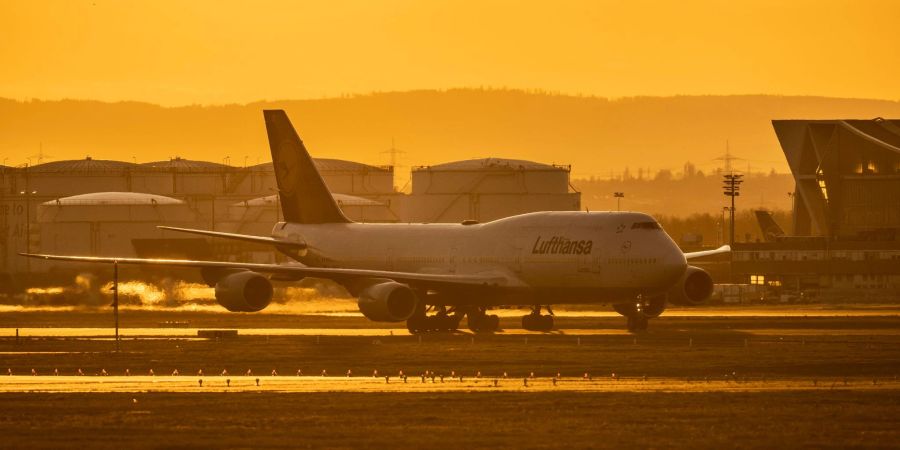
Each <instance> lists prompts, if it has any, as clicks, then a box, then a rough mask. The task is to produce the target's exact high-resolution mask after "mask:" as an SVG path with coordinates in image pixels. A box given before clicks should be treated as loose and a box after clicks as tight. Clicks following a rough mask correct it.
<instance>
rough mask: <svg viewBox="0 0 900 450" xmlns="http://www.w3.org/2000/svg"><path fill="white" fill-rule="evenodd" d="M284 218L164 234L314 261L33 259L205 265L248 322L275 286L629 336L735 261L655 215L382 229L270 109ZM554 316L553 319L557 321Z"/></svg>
mask: <svg viewBox="0 0 900 450" xmlns="http://www.w3.org/2000/svg"><path fill="white" fill-rule="evenodd" d="M263 115H264V117H265V122H266V129H267V132H268V137H269V146H270V148H271V151H272V161H273V163H274V166H275V176H276V181H277V184H278V190H279V192H278V195H279V196H280V204H281V208H282V211H283V214H284V221H283V222H279V223H277V224H276V225H275V227H274V228H273V230H272V235H271V236H268V237H264V236H250V235H242V234H233V233H223V232H216V231H207V230H193V229H184V228H173V227H160V228H165V229H167V230H173V231H181V232H186V233H193V234H198V235H203V236H209V237H215V238H224V239H236V240H241V241H249V242H256V243H262V244H267V245H272V246H274V247H275V248H276V249H277V250H278V251H280V252H281V253H283V254H285V255H287V256H288V257H290V258H291V259H293V260H295V261H297V262H299V263H302V264H297V263H292V264H284V265H282V264H251V263H239V262H221V261H190V260H172V259H141V258H118V257H93V256H62V255H41V254H23V255H24V256H29V257H34V258H42V259H52V260H62V261H82V262H85V261H86V262H97V263H110V264H143V265H166V266H181V267H195V268H198V269H200V270H201V271H202V274H203V276H204V279H206V280H207V281H208V282H209V284H210V285H211V286H215V292H216V299H217V300H218V302H219V303H220V304H221V305H222V306H223V307H225V308H226V309H228V310H229V311H235V312H256V311H260V310H262V309H263V308H265V307H266V306H267V305H268V304H269V303H270V302H271V300H272V296H273V292H274V291H273V289H272V283H271V280H280V281H297V280H300V279H303V278H307V277H313V278H325V279H330V280H334V281H335V282H337V283H339V284H341V285H343V286H344V287H345V288H346V289H347V290H348V291H349V292H350V293H351V294H352V295H354V296H355V297H357V298H358V299H359V300H358V305H359V310H360V311H361V312H362V314H363V315H365V317H367V318H369V319H370V320H373V321H379V322H404V321H405V322H406V326H407V328H408V329H409V331H410V332H412V333H421V332H429V331H447V330H456V329H457V328H458V327H459V324H460V322H461V320H462V319H463V318H464V317H466V318H467V323H468V327H469V328H470V329H471V330H473V331H484V332H493V331H497V330H498V328H499V319H498V317H497V316H496V315H492V314H490V313H489V311H490V310H491V309H492V308H494V307H497V306H501V305H524V306H528V307H531V313H530V314H527V315H525V316H523V317H522V327H523V328H525V329H528V330H536V331H548V330H551V329H553V315H552V310H551V306H552V305H556V304H575V303H603V304H610V305H612V307H613V308H614V309H615V310H616V311H617V312H618V313H620V314H622V315H623V316H625V317H626V318H627V324H628V329H629V330H631V331H640V330H644V329H646V328H647V323H648V319H652V318H655V317H657V316H659V315H660V314H662V312H663V311H664V310H665V308H666V305H667V304H673V305H697V304H700V303H703V302H704V301H706V300H707V299H708V298H709V296H710V295H711V294H712V290H713V282H712V279H711V278H710V276H709V274H707V273H706V272H705V271H703V270H702V269H699V268H697V267H693V266H690V265H688V260H690V259H692V258H695V257H699V256H706V255H712V254H717V253H724V252H728V251H730V249H729V248H728V247H727V246H724V247H721V248H719V249H716V250H709V251H702V252H694V253H682V252H681V250H680V249H679V248H678V246H677V245H676V244H675V242H673V241H672V239H671V238H670V237H669V235H668V234H666V232H665V231H664V230H663V229H662V228H661V227H660V225H659V223H657V222H656V220H654V219H653V218H652V217H650V216H649V215H647V214H643V213H638V212H578V211H565V212H555V211H554V212H536V213H529V214H522V215H518V216H513V217H507V218H505V219H499V220H495V221H492V222H487V223H476V222H473V221H466V222H463V223H461V224H399V223H389V224H380V223H379V224H368V223H354V222H352V221H350V220H349V219H347V217H346V216H345V215H344V214H343V212H342V211H341V209H340V208H339V207H338V205H337V204H336V203H335V201H334V198H333V197H332V196H331V193H330V192H329V191H328V189H327V187H326V186H325V183H324V181H323V180H322V177H321V175H320V174H319V172H318V171H317V170H316V167H315V165H314V164H313V161H312V158H311V157H310V155H309V153H308V152H307V151H306V148H305V147H304V145H303V142H302V141H301V140H300V137H299V136H298V135H297V132H296V131H295V130H294V127H293V125H292V124H291V122H290V120H289V119H288V116H287V114H285V112H284V111H282V110H267V111H264V113H263ZM544 310H546V312H547V314H543V311H544Z"/></svg>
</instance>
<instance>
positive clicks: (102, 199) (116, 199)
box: [43, 192, 184, 206]
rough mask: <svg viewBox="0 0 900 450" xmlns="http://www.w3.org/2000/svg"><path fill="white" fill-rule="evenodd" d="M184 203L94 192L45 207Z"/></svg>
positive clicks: (154, 197) (152, 197)
mask: <svg viewBox="0 0 900 450" xmlns="http://www.w3.org/2000/svg"><path fill="white" fill-rule="evenodd" d="M182 204H184V202H183V201H181V200H178V199H176V198H172V197H166V196H163V195H156V194H144V193H140V192H92V193H90V194H80V195H73V196H71V197H62V198H58V199H56V200H50V201H48V202H44V203H43V205H44V206H72V205H78V206H95V205H151V206H158V205H182Z"/></svg>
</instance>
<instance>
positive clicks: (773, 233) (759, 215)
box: [753, 210, 784, 242]
mask: <svg viewBox="0 0 900 450" xmlns="http://www.w3.org/2000/svg"><path fill="white" fill-rule="evenodd" d="M753 212H754V213H755V214H756V221H757V222H758V223H759V229H760V230H761V231H762V233H763V237H765V239H766V242H775V241H777V240H778V238H780V237H782V236H784V230H782V229H781V226H779V225H778V222H775V218H774V217H772V213H771V212H770V211H763V210H756V211H753Z"/></svg>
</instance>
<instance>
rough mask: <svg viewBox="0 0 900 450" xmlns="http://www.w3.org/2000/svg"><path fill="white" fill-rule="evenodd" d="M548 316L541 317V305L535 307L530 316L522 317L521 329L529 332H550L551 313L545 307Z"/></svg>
mask: <svg viewBox="0 0 900 450" xmlns="http://www.w3.org/2000/svg"><path fill="white" fill-rule="evenodd" d="M547 312H548V313H549V314H547V315H546V316H545V315H541V305H535V306H534V307H533V308H532V309H531V314H528V315H526V316H522V328H524V329H526V330H529V331H550V330H552V329H553V311H552V310H551V309H550V307H549V306H548V307H547Z"/></svg>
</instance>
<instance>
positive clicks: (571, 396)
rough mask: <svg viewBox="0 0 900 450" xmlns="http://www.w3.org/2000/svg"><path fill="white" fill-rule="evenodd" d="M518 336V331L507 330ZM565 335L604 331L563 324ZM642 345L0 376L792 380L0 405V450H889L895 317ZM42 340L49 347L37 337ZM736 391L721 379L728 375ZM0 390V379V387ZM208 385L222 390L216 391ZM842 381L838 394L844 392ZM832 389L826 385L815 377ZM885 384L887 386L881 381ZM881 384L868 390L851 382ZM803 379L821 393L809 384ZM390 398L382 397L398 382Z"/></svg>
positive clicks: (214, 359) (256, 356) (205, 352)
mask: <svg viewBox="0 0 900 450" xmlns="http://www.w3.org/2000/svg"><path fill="white" fill-rule="evenodd" d="M186 318H187V320H190V321H191V324H190V326H192V327H205V326H213V327H240V326H243V327H261V328H265V327H267V326H269V327H285V326H291V325H292V326H303V327H319V328H323V329H327V328H364V327H370V326H371V324H370V323H368V322H365V321H364V320H363V319H361V318H352V317H350V318H330V317H321V316H246V315H236V316H231V315H224V314H194V315H191V314H187V315H186V314H183V313H146V314H145V313H130V314H129V317H127V318H123V323H124V324H125V326H131V327H154V326H158V325H159V323H160V322H165V321H171V320H186ZM108 319H109V316H108V315H107V314H103V315H101V314H93V315H91V314H88V313H77V314H71V315H67V314H66V313H10V314H3V317H0V327H7V328H8V327H39V326H50V325H55V326H67V327H72V326H79V325H80V326H106V325H108V323H109V321H108ZM504 323H505V324H506V325H505V326H507V327H510V328H511V327H512V326H514V319H512V318H509V319H504ZM558 324H559V326H560V327H561V328H563V329H564V330H565V329H566V328H569V329H576V328H577V329H598V328H609V329H613V330H618V329H620V328H621V325H622V323H621V321H620V320H618V319H612V318H609V319H607V318H596V317H593V318H579V317H574V318H560V319H559V321H558ZM651 327H652V328H651V330H650V331H649V332H647V333H643V334H640V335H637V336H632V335H628V334H624V333H619V332H616V333H610V334H584V335H577V334H569V333H566V334H563V333H557V334H540V333H535V334H530V335H527V336H523V335H503V334H496V335H471V334H463V333H460V334H438V335H427V336H424V337H423V338H421V340H420V339H419V338H418V337H414V336H408V335H401V334H399V333H398V334H397V335H395V336H380V337H371V336H369V337H365V336H353V335H349V336H328V335H323V336H318V337H317V336H264V335H260V336H241V337H238V338H237V339H233V340H220V341H215V340H205V339H185V338H153V339H151V338H137V339H128V340H125V341H123V342H121V348H122V351H121V352H120V353H115V352H112V351H110V350H112V348H113V345H114V343H113V342H112V341H111V340H108V339H94V338H75V337H40V336H31V337H29V338H27V339H20V340H19V341H18V342H16V341H15V339H14V338H11V337H4V338H0V373H5V371H6V370H7V368H9V369H11V370H12V371H13V372H14V373H15V374H27V373H30V371H31V369H35V370H36V371H37V372H38V373H39V374H40V375H48V374H50V373H51V372H52V371H53V370H54V369H57V370H59V371H60V373H61V374H65V375H72V374H73V373H75V371H77V370H78V369H82V371H83V372H85V373H86V374H87V376H88V377H90V376H92V374H94V373H99V372H100V371H102V370H104V369H105V370H106V371H107V372H108V373H110V374H113V375H121V374H122V373H123V372H124V371H125V370H126V369H128V370H129V371H131V373H133V374H146V373H147V372H148V371H149V370H150V369H153V370H154V371H155V373H157V374H169V373H171V372H172V371H173V370H175V369H178V370H179V371H180V373H181V374H190V375H191V376H196V375H195V374H196V373H197V371H198V370H201V369H202V370H203V371H204V373H205V374H206V376H207V377H209V376H210V374H218V373H220V372H221V371H222V370H223V369H227V370H228V371H229V373H231V374H236V373H241V374H243V373H245V372H246V371H247V370H248V369H250V370H252V372H253V373H254V374H261V375H262V374H264V375H268V374H269V373H270V372H271V371H272V370H273V369H275V370H277V372H278V373H279V376H280V377H281V376H295V375H294V374H295V373H296V371H297V370H298V369H302V370H303V371H304V374H306V375H309V374H318V373H320V372H321V371H322V370H326V371H327V372H328V373H329V374H330V375H337V374H343V373H346V371H347V370H348V369H349V370H352V373H353V374H354V375H369V374H371V373H372V371H373V370H375V369H378V370H379V373H381V374H386V373H389V374H394V375H395V374H397V373H398V372H399V370H401V369H402V370H404V372H406V373H407V374H412V375H416V374H419V373H421V372H423V371H426V370H431V371H434V372H436V373H439V374H447V375H449V373H450V372H451V371H456V372H457V373H462V374H466V376H473V375H474V374H475V373H476V372H478V371H480V372H482V373H483V376H484V377H497V376H500V374H502V373H503V372H508V373H509V375H510V377H511V378H514V377H518V378H521V377H523V376H526V375H530V373H531V372H534V373H535V376H536V377H538V378H539V379H541V378H542V379H543V380H544V381H543V382H544V383H546V380H547V378H549V377H552V376H553V375H555V374H556V373H557V372H559V373H561V374H562V376H563V377H580V376H581V375H582V374H583V373H585V372H588V373H590V375H591V376H592V377H606V378H609V377H611V374H612V373H616V374H617V375H618V376H619V377H626V378H632V379H634V378H639V377H643V376H647V377H650V378H653V377H666V378H668V379H683V380H685V382H689V381H690V382H693V383H698V382H699V381H700V380H718V381H719V382H722V380H728V379H730V380H732V381H731V382H734V381H740V380H743V382H746V381H747V380H750V381H753V380H765V382H766V383H772V384H775V383H777V382H778V380H793V381H794V382H796V381H797V380H802V381H803V383H804V384H805V385H807V386H809V385H814V386H816V387H815V389H791V388H786V389H784V390H779V389H770V390H766V391H760V392H722V391H713V392H704V391H702V389H701V390H699V391H696V392H629V391H623V392H562V391H560V392H547V391H546V390H544V391H541V392H535V391H532V392H485V391H480V392H428V393H426V392H370V393H359V392H325V393H265V392H263V393H256V392H226V390H220V391H218V392H208V391H207V392H202V391H200V390H199V389H198V391H197V392H192V393H171V392H142V391H141V390H140V389H136V390H135V392H133V393H89V394H83V393H68V394H59V393H35V392H18V393H6V394H0V437H2V441H0V447H4V448H22V447H91V448H94V447H107V448H109V447H115V448H134V447H157V448H161V447H165V448H171V447H182V448H190V447H216V448H221V447H259V446H265V447H306V446H311V447H331V448H335V447H338V448H340V447H345V448H349V447H375V448H385V447H390V448H397V447H406V448H467V447H482V448H487V447H495V448H496V447H523V448H532V447H579V448H585V447H606V448H622V447H643V448H647V447H657V448H658V447H673V446H677V447H702V448H723V447H739V448H744V447H754V448H786V447H832V448H848V447H896V446H897V445H898V444H897V443H898V442H900V389H898V388H896V384H897V383H896V382H895V380H896V379H897V377H898V375H900V317H898V316H897V315H896V312H893V313H885V314H884V315H874V316H841V315H840V314H838V315H835V316H832V317H806V318H804V317H757V318H748V317H737V318H734V317H669V318H666V317H663V318H661V319H659V320H657V321H655V322H653V323H652V325H651ZM48 334H49V333H48ZM729 377H730V378H729ZM2 378H3V377H2V376H0V383H3V380H2ZM216 378H217V379H216V380H215V382H217V383H219V384H221V383H220V382H221V379H220V378H221V377H216ZM845 378H846V379H849V380H850V382H849V384H846V385H845V384H844V383H843V381H842V380H843V379H845ZM825 380H827V381H825ZM888 380H889V381H888ZM876 382H877V383H879V386H881V385H892V386H894V387H885V388H884V389H880V390H867V389H863V388H862V386H863V384H865V385H868V386H872V385H874V383H876ZM813 383H815V384H813ZM392 386H393V384H392Z"/></svg>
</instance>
